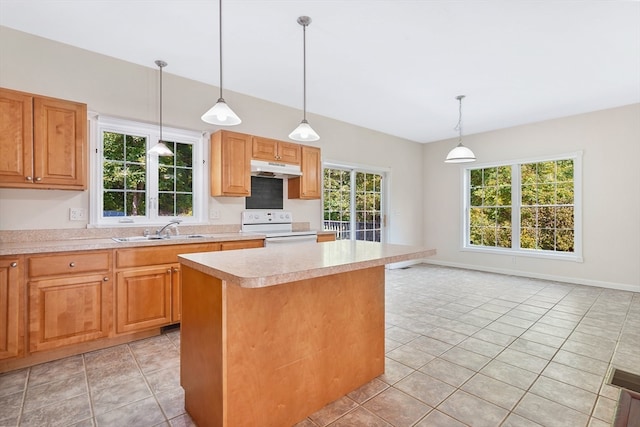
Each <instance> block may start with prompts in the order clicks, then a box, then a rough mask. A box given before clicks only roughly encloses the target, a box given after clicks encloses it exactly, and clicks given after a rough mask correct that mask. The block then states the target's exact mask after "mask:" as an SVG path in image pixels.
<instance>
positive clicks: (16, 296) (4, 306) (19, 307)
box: [0, 257, 24, 359]
mask: <svg viewBox="0 0 640 427" xmlns="http://www.w3.org/2000/svg"><path fill="white" fill-rule="evenodd" d="M22 264H23V260H22V259H21V258H19V257H16V258H14V257H6V258H0V319H2V320H3V321H2V322H0V359H8V358H10V357H18V356H21V355H22V354H23V345H22V344H23V342H22V340H23V338H24V308H23V303H22V298H23V291H22V289H23V286H22V285H23V281H22V277H23V276H22V274H23V271H24V270H23V267H22Z"/></svg>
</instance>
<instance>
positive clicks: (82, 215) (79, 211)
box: [69, 208, 87, 221]
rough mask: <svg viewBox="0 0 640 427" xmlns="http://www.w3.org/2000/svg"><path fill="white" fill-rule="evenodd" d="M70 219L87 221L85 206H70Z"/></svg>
mask: <svg viewBox="0 0 640 427" xmlns="http://www.w3.org/2000/svg"><path fill="white" fill-rule="evenodd" d="M69 220H70V221H86V220H87V210H86V209H83V208H69Z"/></svg>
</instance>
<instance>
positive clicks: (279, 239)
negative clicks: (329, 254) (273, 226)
mask: <svg viewBox="0 0 640 427" xmlns="http://www.w3.org/2000/svg"><path fill="white" fill-rule="evenodd" d="M316 240H317V236H316V235H313V234H307V235H304V236H288V237H267V238H266V239H265V243H267V244H269V245H270V244H272V243H304V242H308V243H311V242H315V241H316Z"/></svg>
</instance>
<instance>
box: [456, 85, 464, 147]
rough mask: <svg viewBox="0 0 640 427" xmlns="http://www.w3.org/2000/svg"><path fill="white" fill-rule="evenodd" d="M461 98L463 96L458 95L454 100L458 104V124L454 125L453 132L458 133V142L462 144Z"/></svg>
mask: <svg viewBox="0 0 640 427" xmlns="http://www.w3.org/2000/svg"><path fill="white" fill-rule="evenodd" d="M462 98H464V95H459V96H457V97H456V99H457V100H458V101H459V102H460V105H459V106H458V124H457V125H456V127H455V128H454V130H457V131H458V141H459V142H462Z"/></svg>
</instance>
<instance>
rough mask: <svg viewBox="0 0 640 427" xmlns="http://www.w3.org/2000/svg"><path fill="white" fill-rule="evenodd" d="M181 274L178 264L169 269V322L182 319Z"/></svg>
mask: <svg viewBox="0 0 640 427" xmlns="http://www.w3.org/2000/svg"><path fill="white" fill-rule="evenodd" d="M181 286H182V274H181V273H180V264H176V265H174V266H173V267H172V268H171V322H172V323H177V322H179V321H180V319H182V290H181Z"/></svg>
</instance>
